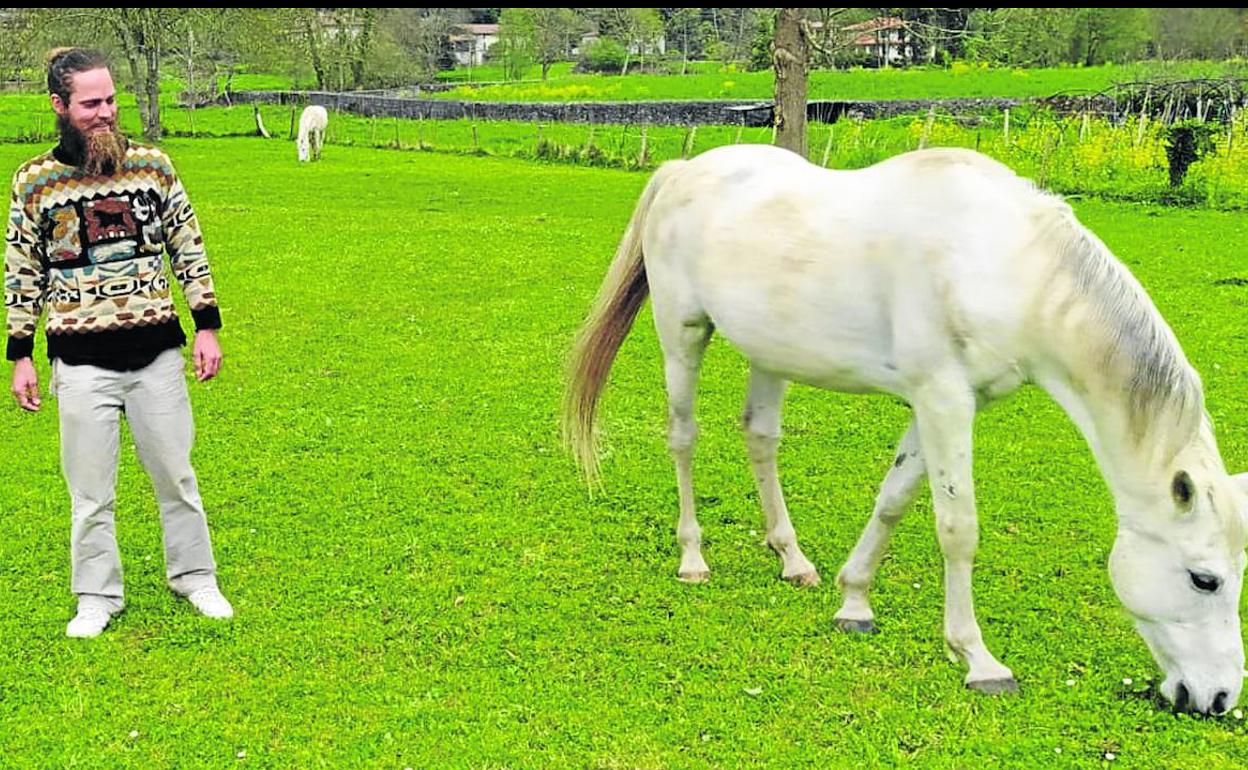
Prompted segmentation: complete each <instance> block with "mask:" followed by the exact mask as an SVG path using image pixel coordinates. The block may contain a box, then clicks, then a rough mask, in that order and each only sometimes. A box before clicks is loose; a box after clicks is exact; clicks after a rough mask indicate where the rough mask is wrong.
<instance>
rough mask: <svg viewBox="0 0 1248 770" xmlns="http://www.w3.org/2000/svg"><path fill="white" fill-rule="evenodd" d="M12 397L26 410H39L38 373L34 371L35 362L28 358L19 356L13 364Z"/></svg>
mask: <svg viewBox="0 0 1248 770" xmlns="http://www.w3.org/2000/svg"><path fill="white" fill-rule="evenodd" d="M13 397H14V398H16V399H17V405H18V406H20V407H21V408H23V409H25V410H26V411H28V412H37V411H39V405H40V404H41V403H42V402H41V401H40V400H39V375H38V374H36V373H35V362H34V361H32V360H31V359H29V358H21V359H18V360H17V361H15V362H14V364H13Z"/></svg>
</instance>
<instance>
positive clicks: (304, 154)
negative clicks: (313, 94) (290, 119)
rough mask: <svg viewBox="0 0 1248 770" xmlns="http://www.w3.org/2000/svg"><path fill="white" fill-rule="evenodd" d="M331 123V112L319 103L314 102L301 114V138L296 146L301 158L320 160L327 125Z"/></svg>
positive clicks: (301, 159) (297, 140)
mask: <svg viewBox="0 0 1248 770" xmlns="http://www.w3.org/2000/svg"><path fill="white" fill-rule="evenodd" d="M327 125H329V113H327V112H326V111H325V108H324V107H322V106H320V105H319V104H313V105H311V106H310V107H306V108H304V110H303V114H302V115H300V116H299V138H298V139H296V140H295V147H297V148H298V150H299V160H300V161H301V162H302V161H306V160H309V156H310V159H311V160H320V159H321V146H322V145H324V144H325V127H326V126H327Z"/></svg>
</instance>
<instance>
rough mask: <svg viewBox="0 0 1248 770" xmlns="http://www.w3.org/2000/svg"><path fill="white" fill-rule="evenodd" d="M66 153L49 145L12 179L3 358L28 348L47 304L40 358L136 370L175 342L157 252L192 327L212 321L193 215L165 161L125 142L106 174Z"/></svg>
mask: <svg viewBox="0 0 1248 770" xmlns="http://www.w3.org/2000/svg"><path fill="white" fill-rule="evenodd" d="M69 160H71V159H69V158H67V157H66V155H65V151H64V149H63V148H61V147H57V148H56V149H54V150H52V151H51V152H47V153H44V154H43V155H40V156H39V157H37V158H35V159H33V160H31V161H29V162H27V163H26V164H24V165H23V166H22V167H21V168H19V169H18V170H17V173H16V175H14V177H13V202H12V205H11V207H10V210H9V224H8V229H7V233H6V236H5V241H6V245H5V251H4V305H5V307H6V308H7V310H8V334H9V341H8V350H7V354H6V355H7V358H8V359H9V360H10V361H16V360H18V359H20V358H25V357H27V356H30V355H31V354H32V353H33V351H34V338H35V327H36V324H37V323H38V321H39V316H40V314H41V313H42V311H43V308H44V307H45V306H47V308H48V319H47V324H46V327H45V328H46V331H47V335H48V358H53V359H55V358H59V359H61V360H62V361H63V362H64V363H67V364H93V365H95V366H101V367H104V368H108V369H114V370H128V369H138V368H142V367H143V366H146V365H147V364H148V363H150V362H151V361H152V360H154V359H155V358H156V356H157V355H159V354H160V353H161V352H162V351H164V350H168V349H169V348H172V347H177V346H179V345H183V344H185V343H186V335H185V334H184V333H183V332H182V326H181V324H180V323H179V322H178V317H177V314H176V312H175V310H174V307H173V301H172V299H171V297H170V293H169V280H168V278H166V276H165V272H164V264H163V251H164V250H165V249H168V251H169V257H170V259H169V261H170V264H171V266H172V268H173V275H174V277H175V278H176V279H177V281H178V283H179V284H181V286H182V291H183V293H184V294H185V296H186V300H187V303H188V304H189V305H190V307H191V314H192V315H193V316H194V320H195V328H196V329H217V328H220V326H221V315H220V313H219V312H218V310H217V301H216V295H215V293H214V292H213V285H212V275H211V273H210V272H209V270H208V258H207V256H206V255H205V254H204V242H203V238H202V237H201V235H200V231H199V222H198V220H197V219H196V218H195V212H194V210H193V209H192V208H191V204H190V201H189V200H188V199H187V196H186V191H185V190H184V189H183V188H182V183H181V182H180V181H179V180H178V177H177V174H176V173H175V172H174V170H173V164H172V163H171V162H170V161H169V156H168V155H166V154H165V153H164V152H162V151H160V150H158V149H156V148H154V147H147V146H143V145H139V144H135V143H131V144H130V146H129V148H128V149H127V151H126V159H125V161H124V163H123V164H122V168H121V169H120V170H119V171H118V172H117V173H115V174H113V175H111V176H89V175H87V174H86V172H85V171H83V170H82V169H81V168H79V167H78V166H76V165H71V164H70V163H69V162H67V161H69Z"/></svg>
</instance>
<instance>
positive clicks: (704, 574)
mask: <svg viewBox="0 0 1248 770" xmlns="http://www.w3.org/2000/svg"><path fill="white" fill-rule="evenodd" d="M676 579H677V580H679V581H680V582H682V583H705V582H706V581H708V580H710V579H711V573H710V571H709V570H699V571H697V572H678V573H676Z"/></svg>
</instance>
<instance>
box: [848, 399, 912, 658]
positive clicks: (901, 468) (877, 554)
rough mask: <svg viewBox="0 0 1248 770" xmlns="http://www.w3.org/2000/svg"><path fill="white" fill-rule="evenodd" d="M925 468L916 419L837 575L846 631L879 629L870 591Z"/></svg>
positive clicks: (898, 447) (866, 631) (863, 631)
mask: <svg viewBox="0 0 1248 770" xmlns="http://www.w3.org/2000/svg"><path fill="white" fill-rule="evenodd" d="M925 471H926V469H925V466H924V463H923V453H922V452H920V451H919V431H918V429H917V428H915V426H914V423H913V422H912V423H910V427H909V428H908V429H907V430H906V432H905V435H903V436H902V437H901V443H899V444H898V445H897V459H896V460H894V462H893V467H891V468H889V470H888V475H887V476H885V477H884V483H882V484H881V485H880V493H879V495H878V496H877V497H876V498H875V511H874V512H873V513H872V514H871V520H870V521H868V522H867V526H866V529H864V530H863V531H862V535H861V536H860V537H859V538H858V544H857V545H855V546H854V550H853V553H851V554H850V555H849V558H848V559H846V560H845V566H844V567H841V571H840V573H839V574H838V575H837V576H836V582H837V584H838V585H839V586H840V587H841V593H842V594H843V595H844V597H845V599H844V602H843V603H842V604H841V609H840V610H839V611H838V612H837V613H836V625H837V627H838V628H840V629H841V630H842V631H857V632H860V633H869V634H873V633H875V632H876V631H877V630H878V629H876V627H875V613H874V612H872V611H871V603H870V602H869V601H868V600H867V594H868V593H869V592H870V590H871V583H872V581H874V580H875V572H876V570H877V569H879V566H880V560H881V559H883V558H884V552H885V551H887V550H888V541H889V538H891V537H892V534H893V529H894V528H895V527H896V526H897V522H899V521H901V517H902V515H903V514H905V512H906V508H908V507H909V506H910V503H911V501H913V500H914V495H915V493H916V492H918V490H919V485H920V484H921V482H922V481H923V476H924V475H925Z"/></svg>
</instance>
